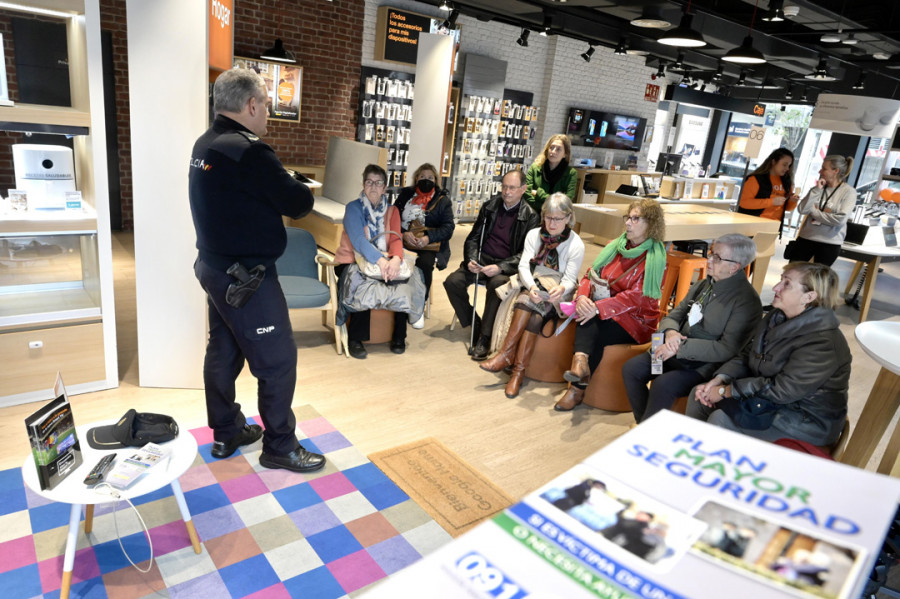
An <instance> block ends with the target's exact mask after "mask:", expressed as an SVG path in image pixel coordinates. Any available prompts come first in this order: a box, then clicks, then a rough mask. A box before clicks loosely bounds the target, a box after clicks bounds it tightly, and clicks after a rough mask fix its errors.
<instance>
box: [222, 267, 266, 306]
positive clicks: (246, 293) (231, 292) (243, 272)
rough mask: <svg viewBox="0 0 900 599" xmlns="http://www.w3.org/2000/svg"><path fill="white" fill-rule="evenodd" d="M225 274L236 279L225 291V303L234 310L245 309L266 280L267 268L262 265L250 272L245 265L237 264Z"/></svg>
mask: <svg viewBox="0 0 900 599" xmlns="http://www.w3.org/2000/svg"><path fill="white" fill-rule="evenodd" d="M225 272H226V273H227V274H229V275H231V276H232V277H234V278H235V279H236V281H235V282H234V283H232V284H231V285H229V286H228V289H227V290H226V291H225V301H226V302H227V303H228V305H229V306H231V307H232V308H243V307H244V306H245V305H246V304H247V302H249V301H250V298H251V297H253V294H254V293H256V290H257V289H259V286H260V284H262V282H263V279H265V278H266V267H265V266H263V265H262V264H258V265H256V266H254V267H253V268H251V269H250V270H249V271H248V270H247V269H246V268H245V267H244V265H243V264H241V263H240V262H235V263H234V264H232V265H231V266H229V267H228V270H226V271H225Z"/></svg>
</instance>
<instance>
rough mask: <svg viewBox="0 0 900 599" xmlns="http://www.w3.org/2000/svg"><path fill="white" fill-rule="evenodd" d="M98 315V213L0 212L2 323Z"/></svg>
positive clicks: (0, 324) (0, 321) (9, 324)
mask: <svg viewBox="0 0 900 599" xmlns="http://www.w3.org/2000/svg"><path fill="white" fill-rule="evenodd" d="M41 225H51V226H47V227H46V229H49V230H42V227H41ZM52 225H55V226H52ZM23 229H24V230H23ZM100 315H101V312H100V269H99V261H98V256H97V221H96V218H90V217H81V216H78V217H75V218H73V219H72V220H54V221H49V220H44V219H10V218H7V217H4V216H2V215H0V327H7V326H16V325H23V324H33V323H36V322H47V321H62V320H69V319H73V318H75V319H82V318H99V317H100Z"/></svg>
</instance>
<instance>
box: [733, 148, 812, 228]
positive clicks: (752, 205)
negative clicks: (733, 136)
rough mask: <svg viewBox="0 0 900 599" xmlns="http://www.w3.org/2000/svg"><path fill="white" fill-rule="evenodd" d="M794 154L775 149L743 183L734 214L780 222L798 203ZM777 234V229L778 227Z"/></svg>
mask: <svg viewBox="0 0 900 599" xmlns="http://www.w3.org/2000/svg"><path fill="white" fill-rule="evenodd" d="M793 167H794V154H793V153H792V152H791V151H790V150H788V149H787V148H778V149H777V150H775V151H774V152H772V153H771V154H769V157H768V158H766V159H765V160H764V161H763V163H762V164H761V165H760V166H759V167H758V168H757V169H756V170H755V171H753V172H752V173H750V174H749V175H747V178H746V179H744V186H743V188H742V189H741V201H740V203H739V204H738V212H742V213H744V214H750V215H753V216H760V217H762V218H770V219H772V220H777V221H779V222H782V221H783V219H784V213H785V211H786V210H793V209H794V207H795V206H796V205H797V201H798V200H799V199H800V198H799V197H798V196H797V194H795V193H794V187H793V176H792V175H793ZM778 232H779V233H780V232H781V228H780V227H779V231H778Z"/></svg>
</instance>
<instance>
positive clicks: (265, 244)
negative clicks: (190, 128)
mask: <svg viewBox="0 0 900 599" xmlns="http://www.w3.org/2000/svg"><path fill="white" fill-rule="evenodd" d="M266 100H267V94H266V87H265V84H264V82H263V80H262V79H261V78H260V77H259V76H258V75H257V74H256V73H255V72H253V71H251V70H248V69H232V70H230V71H226V72H224V73H222V74H221V75H219V77H218V79H216V82H215V85H214V86H213V105H214V108H215V111H216V113H217V115H216V118H215V121H213V124H212V126H211V127H210V128H209V130H208V131H207V132H206V133H204V134H203V135H202V136H200V138H199V139H198V140H197V142H196V143H195V144H194V149H193V152H192V154H191V164H190V166H191V168H190V174H189V186H190V202H191V213H192V215H193V219H194V229H195V230H196V232H197V250H198V257H197V261H196V262H195V263H194V273H195V274H196V276H197V279H198V280H199V281H200V285H201V286H202V287H203V289H204V291H206V293H207V304H208V306H209V342H208V344H207V346H206V359H205V361H204V364H203V382H204V386H205V388H206V412H207V418H208V421H209V426H210V427H211V428H212V429H213V434H214V436H213V438H214V443H213V447H212V455H213V456H214V457H217V458H226V457H228V456H230V455H231V454H233V453H234V452H235V451H236V450H237V448H238V447H239V446H242V445H248V444H250V443H253V442H255V441H256V440H258V439H259V438H260V437H261V436H262V437H263V451H262V454H261V455H260V458H259V463H260V464H262V465H263V466H265V467H266V468H286V469H288V470H293V471H297V472H308V471H311V470H318V469H320V468H322V467H323V466H324V465H325V457H324V456H321V455H319V454H316V453H312V452H309V451H307V450H306V449H304V448H303V447H302V446H301V445H300V443H299V442H298V441H297V436H296V434H295V432H294V429H295V427H296V420H295V418H294V413H293V412H292V411H291V401H292V400H293V397H294V386H295V385H296V382H297V346H296V345H295V344H294V337H293V331H292V330H291V322H290V319H289V318H288V309H287V304H286V302H285V299H284V293H283V292H282V290H281V286H280V285H279V284H278V274H277V272H276V271H275V260H276V259H277V258H278V257H279V256H281V254H283V253H284V249H285V246H286V245H287V236H286V233H285V230H284V225H283V223H282V220H281V217H282V215H286V216H291V217H294V218H299V217H301V216H303V215H305V214H307V213H309V211H310V210H312V206H313V196H312V194H311V193H310V191H309V189H308V188H307V187H306V186H305V185H303V184H302V183H300V182H299V181H297V180H295V179H294V178H293V177H291V176H290V175H289V174H288V173H287V171H285V169H284V167H283V166H282V165H281V162H279V160H278V158H276V157H275V152H274V151H273V150H272V148H271V147H270V146H269V145H268V144H266V143H265V142H263V141H261V140H260V139H259V137H260V136H262V135H265V133H266V116H267V109H266ZM229 270H230V271H231V272H235V271H238V273H239V276H240V277H242V278H244V279H245V280H246V278H247V276H248V275H249V274H252V275H253V277H252V278H253V279H255V280H253V281H252V282H251V283H252V284H251V285H249V286H247V285H240V282H239V280H238V278H236V277H235V276H232V275H231V274H228V271H229ZM260 279H261V280H260ZM256 283H258V287H257V288H256V290H255V291H252V289H253V286H254V285H255V284H256ZM229 286H232V291H235V288H236V287H238V288H241V287H242V288H243V289H244V296H243V297H240V296H241V294H240V293H239V294H236V297H232V296H231V293H230V292H229V291H228V290H229ZM226 296H228V300H226ZM247 296H249V299H247ZM241 300H244V301H245V303H243V305H241ZM245 359H246V361H247V363H248V364H249V366H250V372H252V373H253V375H254V376H255V377H256V378H257V379H258V381H259V385H258V389H259V391H258V393H259V398H258V400H259V413H260V416H261V417H262V421H263V424H264V425H265V427H266V430H265V435H263V431H262V428H261V427H260V426H259V425H256V424H254V425H248V424H247V421H246V419H245V418H244V415H243V413H241V406H240V404H238V403H237V402H236V401H235V384H234V382H235V379H236V378H237V376H238V374H239V373H240V372H241V369H242V368H243V366H244V360H245Z"/></svg>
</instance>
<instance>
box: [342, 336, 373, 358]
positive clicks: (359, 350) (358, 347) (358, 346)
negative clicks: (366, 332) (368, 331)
mask: <svg viewBox="0 0 900 599" xmlns="http://www.w3.org/2000/svg"><path fill="white" fill-rule="evenodd" d="M347 353H348V354H350V355H351V356H353V357H354V358H356V359H357V360H365V359H366V356H368V355H369V352H367V351H366V346H365V345H363V344H362V341H353V340H352V339H351V340H350V341H348V342H347Z"/></svg>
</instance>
